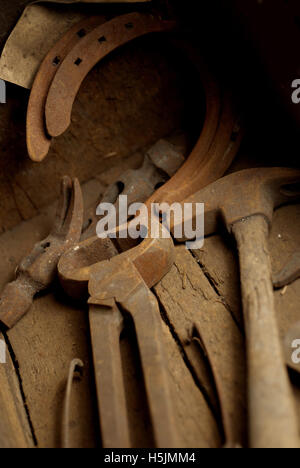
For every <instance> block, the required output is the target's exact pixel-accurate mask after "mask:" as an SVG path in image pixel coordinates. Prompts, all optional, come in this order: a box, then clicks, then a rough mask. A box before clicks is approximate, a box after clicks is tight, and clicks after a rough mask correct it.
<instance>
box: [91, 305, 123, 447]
mask: <svg viewBox="0 0 300 468" xmlns="http://www.w3.org/2000/svg"><path fill="white" fill-rule="evenodd" d="M89 316H90V328H91V339H92V349H93V357H94V369H95V379H96V388H97V396H98V407H99V418H100V424H101V433H102V443H103V447H104V448H130V437H129V423H128V415H127V405H126V397H125V388H124V381H123V372H122V363H121V354H120V332H121V328H122V324H123V318H122V316H121V313H120V311H119V309H118V308H117V306H116V305H114V306H113V308H112V309H111V308H106V307H103V306H94V305H92V306H90V313H89Z"/></svg>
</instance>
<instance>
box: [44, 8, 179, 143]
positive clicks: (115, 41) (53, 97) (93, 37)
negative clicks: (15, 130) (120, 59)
mask: <svg viewBox="0 0 300 468" xmlns="http://www.w3.org/2000/svg"><path fill="white" fill-rule="evenodd" d="M174 27H175V23H174V22H171V21H163V20H161V19H159V18H155V17H154V16H152V15H146V14H141V13H130V14H128V15H123V16H119V17H117V18H115V19H113V20H111V21H109V22H107V23H105V24H103V25H102V26H99V27H98V28H95V29H94V30H93V31H92V32H90V33H89V34H87V36H86V37H84V38H83V40H82V41H80V43H79V44H77V46H75V47H74V48H73V49H72V51H71V52H70V53H69V54H68V56H67V57H66V58H65V60H64V62H63V63H62V65H61V67H60V69H59V70H58V72H57V74H56V75H55V78H54V80H53V82H52V84H51V87H50V90H49V94H48V98H47V103H46V125H47V130H48V133H49V135H51V136H53V137H57V136H59V135H61V134H62V133H64V132H65V131H66V130H67V128H68V127H69V125H70V123H71V114H72V108H73V103H74V101H75V98H76V95H77V93H78V90H79V88H80V86H81V84H82V82H83V80H84V78H85V77H86V76H87V74H88V73H89V72H90V71H91V69H92V68H93V67H94V66H95V65H96V64H97V63H98V62H99V61H100V60H101V59H103V58H104V57H106V56H107V55H108V54H109V53H110V52H112V51H113V50H115V49H117V48H118V47H120V46H122V45H124V44H126V43H128V42H130V41H132V40H134V39H136V38H138V37H141V36H144V35H146V34H149V33H154V32H162V31H170V30H172V29H174Z"/></svg>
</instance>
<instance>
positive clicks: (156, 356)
mask: <svg viewBox="0 0 300 468" xmlns="http://www.w3.org/2000/svg"><path fill="white" fill-rule="evenodd" d="M121 305H122V307H123V308H124V309H126V310H127V311H128V312H129V313H130V314H131V315H132V318H133V320H134V324H135V329H136V334H137V340H138V346H139V350H140V356H141V361H142V367H143V373H144V379H145V386H146V392H147V398H148V404H149V410H150V415H151V420H152V427H153V433H154V439H155V443H156V447H157V448H176V447H178V442H177V433H176V428H175V427H176V426H175V421H174V412H173V407H172V397H171V391H170V377H169V376H168V370H167V357H166V354H165V350H164V339H163V333H162V324H161V318H160V312H159V308H158V303H157V301H156V299H155V297H154V295H153V294H152V292H151V291H150V289H148V288H147V286H146V285H145V284H143V283H141V284H140V285H139V286H138V287H137V288H136V290H135V291H133V292H132V293H131V294H130V296H129V297H128V298H127V299H126V301H124V302H122V303H121Z"/></svg>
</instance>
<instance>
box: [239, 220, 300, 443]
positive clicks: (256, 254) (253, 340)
mask: <svg viewBox="0 0 300 468" xmlns="http://www.w3.org/2000/svg"><path fill="white" fill-rule="evenodd" d="M233 233H234V235H235V238H236V240H237V244H238V249H239V256H240V271H241V283H242V297H243V308H244V320H245V328H246V338H247V359H248V404H249V418H250V431H249V432H250V445H251V447H252V448H298V447H299V433H298V423H297V418H296V409H295V405H294V401H293V395H292V390H291V385H290V382H289V378H288V373H287V369H286V366H285V363H284V358H283V351H282V346H281V341H280V337H279V331H278V326H277V320H276V313H275V302H274V293H273V285H272V278H271V275H272V273H271V261H270V255H269V249H268V234H269V225H268V222H267V220H266V219H265V218H264V217H263V216H261V215H257V216H252V217H250V218H246V219H245V220H242V221H240V222H238V223H236V224H235V225H234V226H233Z"/></svg>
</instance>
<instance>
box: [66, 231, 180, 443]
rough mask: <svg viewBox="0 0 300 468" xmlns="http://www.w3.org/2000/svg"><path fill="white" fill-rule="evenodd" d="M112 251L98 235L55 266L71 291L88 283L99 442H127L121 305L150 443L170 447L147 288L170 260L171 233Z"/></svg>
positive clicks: (156, 329) (168, 410)
mask: <svg viewBox="0 0 300 468" xmlns="http://www.w3.org/2000/svg"><path fill="white" fill-rule="evenodd" d="M91 253H94V254H95V253H96V255H98V256H99V257H101V258H102V261H100V262H99V263H92V262H95V260H97V256H96V257H95V255H91ZM112 255H113V252H111V251H109V249H106V248H105V246H104V244H103V240H101V239H90V240H88V241H85V242H83V243H81V244H80V245H79V246H76V247H75V248H73V249H71V250H69V251H68V252H67V253H66V254H65V255H64V256H63V257H62V258H61V260H60V262H59V266H58V270H59V276H60V279H61V282H62V285H63V287H64V288H65V290H66V291H67V292H68V293H69V294H71V295H72V296H73V297H74V296H75V297H78V294H79V295H82V294H83V293H84V290H86V292H87V288H88V292H89V296H90V297H89V300H88V303H89V304H90V312H89V317H90V327H91V336H92V347H93V354H94V366H95V377H96V386H97V392H98V405H99V417H100V423H101V429H102V440H103V445H104V447H105V448H126V447H130V429H129V423H128V414H127V408H126V395H125V389H124V382H123V376H122V364H121V356H120V343H119V342H120V334H121V331H122V329H123V326H124V323H123V313H124V311H126V313H129V314H130V315H131V317H132V319H133V321H134V324H135V328H136V333H137V339H138V346H139V351H140V354H141V361H142V367H143V372H144V378H145V385H146V393H147V398H148V404H149V409H150V415H151V420H152V425H153V431H154V438H155V443H156V446H157V447H160V448H163V447H164V448H166V447H167V448H170V447H173V448H175V447H176V446H177V440H176V430H175V424H174V421H173V411H172V400H171V395H170V387H169V380H168V375H167V367H166V357H165V352H164V344H163V343H164V340H163V336H162V329H161V327H162V325H161V319H160V313H159V308H158V304H157V301H156V299H155V297H154V295H153V294H152V293H151V291H150V289H149V288H151V287H152V286H154V285H155V284H156V283H157V282H158V281H160V279H161V278H162V277H163V276H164V275H165V274H166V273H167V272H168V271H169V270H170V268H171V266H172V265H173V262H174V245H173V242H172V240H171V239H155V240H146V241H144V242H143V243H142V244H141V245H140V246H138V247H135V248H134V249H132V250H130V251H129V252H126V253H123V254H121V255H119V256H116V257H114V258H111V257H112ZM115 255H116V252H115ZM103 258H107V260H104V261H103ZM122 311H123V313H122Z"/></svg>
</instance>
